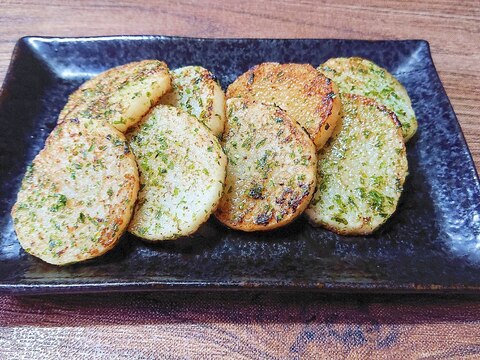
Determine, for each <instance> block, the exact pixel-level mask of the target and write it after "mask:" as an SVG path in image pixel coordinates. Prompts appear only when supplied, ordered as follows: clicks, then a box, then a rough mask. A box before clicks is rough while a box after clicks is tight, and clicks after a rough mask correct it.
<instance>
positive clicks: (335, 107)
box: [12, 58, 417, 265]
mask: <svg viewBox="0 0 480 360" xmlns="http://www.w3.org/2000/svg"><path fill="white" fill-rule="evenodd" d="M416 129H417V123H416V119H415V114H414V112H413V109H412V106H411V102H410V99H409V97H408V95H407V93H406V91H405V89H404V88H403V86H402V85H401V84H400V83H399V82H398V81H397V80H396V79H395V78H394V77H393V76H392V75H390V74H389V73H388V72H387V71H386V70H385V69H382V68H380V67H378V66H377V65H375V64H374V63H372V62H370V61H368V60H365V59H360V58H338V59H330V60H328V61H327V62H326V63H324V64H322V65H320V67H319V68H318V69H315V68H313V67H312V66H311V65H308V64H278V63H263V64H260V65H257V66H255V67H253V68H251V69H250V70H248V71H247V72H246V73H244V74H242V75H241V76H239V77H238V78H237V79H236V80H235V81H234V82H233V83H232V84H231V85H230V86H229V87H228V90H227V94H226V96H225V94H224V92H223V90H222V88H221V87H220V85H219V84H218V82H217V80H216V78H215V77H214V76H213V74H211V73H210V72H209V71H208V70H206V69H204V68H202V67H199V66H187V67H184V68H180V69H176V70H173V71H170V69H168V67H167V65H166V64H165V63H164V62H162V61H158V60H144V61H139V62H134V63H129V64H126V65H122V66H118V67H116V68H113V69H110V70H107V71H105V72H104V73H102V74H100V75H98V76H96V77H94V78H92V79H91V80H88V81H87V82H85V83H84V84H83V85H82V86H81V87H80V88H79V89H78V90H76V91H75V92H74V93H73V94H72V95H71V96H70V97H69V100H68V103H67V104H66V106H65V108H64V109H63V110H62V112H61V113H60V115H59V118H58V124H57V126H56V127H55V129H54V130H53V131H52V133H51V134H50V136H49V137H48V139H47V141H46V143H45V147H44V149H43V150H42V151H41V152H40V153H39V154H38V155H37V157H36V158H35V159H34V160H33V163H32V165H31V166H30V167H29V168H28V170H27V173H26V175H25V177H24V180H23V182H22V186H21V189H20V191H19V193H18V197H17V202H16V203H15V205H14V207H13V209H12V217H13V221H14V226H15V230H16V233H17V236H18V239H19V241H20V244H21V245H22V247H23V248H24V249H25V250H26V251H27V252H28V253H30V254H32V255H34V256H36V257H38V258H40V259H42V260H44V261H46V262H48V263H51V264H56V265H65V264H70V263H74V262H79V261H83V260H88V259H91V258H94V257H97V256H100V255H102V254H104V253H105V252H107V251H108V250H110V249H112V248H113V247H114V246H115V245H116V244H117V243H118V241H119V239H120V237H121V235H122V234H123V233H124V232H125V231H127V230H128V231H129V232H130V233H132V234H134V235H136V236H138V237H140V238H142V239H144V240H147V241H163V240H173V239H178V238H180V237H184V236H189V235H191V234H193V233H194V232H196V231H197V230H198V228H199V227H200V226H201V225H202V224H203V223H204V222H206V221H207V220H208V219H209V217H210V216H211V215H212V214H215V217H216V218H217V219H218V220H219V221H220V222H221V223H223V224H224V225H226V226H228V227H230V228H232V229H236V230H242V231H265V230H272V229H276V228H279V227H282V226H285V225H286V224H288V223H290V222H291V221H293V220H294V219H296V218H297V217H298V216H299V215H300V214H302V213H303V212H305V213H306V215H307V217H308V218H309V219H310V221H311V223H312V224H314V225H321V226H323V227H325V228H327V229H330V230H332V231H334V232H337V233H339V234H346V235H348V234H350V235H358V234H370V233H371V232H373V231H375V230H376V229H377V228H378V227H379V226H380V225H382V224H383V223H384V222H385V221H386V219H388V218H389V217H390V216H391V215H392V214H393V213H394V211H395V209H396V207H397V203H398V200H399V198H400V195H401V193H402V189H403V183H404V181H405V177H406V176H407V173H408V164H407V159H406V150H405V141H407V140H408V139H410V138H411V137H412V136H413V134H414V133H415V131H416Z"/></svg>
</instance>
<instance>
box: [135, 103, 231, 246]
mask: <svg viewBox="0 0 480 360" xmlns="http://www.w3.org/2000/svg"><path fill="white" fill-rule="evenodd" d="M127 138H128V140H129V142H130V145H131V147H132V151H133V153H134V154H135V157H136V159H137V163H138V168H139V170H140V186H141V189H140V192H139V194H138V201H137V205H136V206H135V214H134V216H133V219H132V221H131V223H130V225H129V227H128V231H129V232H131V233H132V234H135V235H137V236H139V237H141V238H143V239H146V240H150V241H157V240H173V239H176V238H179V237H182V236H187V235H190V234H192V233H194V232H195V231H196V230H197V229H198V228H199V227H200V225H201V224H203V223H204V222H205V221H207V220H208V218H209V217H210V215H211V214H212V212H213V211H215V209H216V208H217V206H218V202H219V201H220V198H221V197H222V191H223V184H224V182H225V170H226V165H227V164H226V163H227V158H226V156H225V154H224V153H223V150H222V148H221V146H220V143H219V141H218V139H217V138H216V136H215V135H213V134H212V133H211V132H210V130H208V129H207V127H206V126H205V125H203V124H202V123H201V122H199V121H198V120H197V119H196V118H194V117H193V116H191V115H189V114H187V113H186V112H184V111H182V110H180V109H177V108H175V107H173V106H169V105H157V106H156V107H154V108H153V109H152V110H151V111H150V112H149V113H148V114H147V115H146V116H145V118H144V119H143V120H142V121H141V122H140V123H139V124H138V125H137V126H135V127H134V128H132V129H131V130H130V131H129V132H128V133H127Z"/></svg>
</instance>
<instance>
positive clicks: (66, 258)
mask: <svg viewBox="0 0 480 360" xmlns="http://www.w3.org/2000/svg"><path fill="white" fill-rule="evenodd" d="M138 188H139V180H138V170H137V165H136V163H135V159H134V157H133V154H132V153H131V152H130V149H129V147H128V144H127V142H126V139H125V136H124V135H123V134H122V133H120V132H119V131H118V130H116V129H115V128H113V127H112V126H110V125H107V124H101V123H99V124H97V123H95V124H93V122H92V121H91V120H85V119H76V120H75V121H70V120H66V121H64V122H63V123H61V124H59V125H57V127H56V128H55V129H54V130H53V132H52V133H51V134H50V136H49V137H48V139H47V141H46V144H45V147H44V149H43V150H42V151H40V153H39V154H38V155H37V157H36V158H35V159H34V160H33V163H32V165H31V166H30V167H29V168H28V170H27V173H26V175H25V178H24V179H23V182H22V186H21V189H20V191H19V193H18V197H17V202H16V203H15V205H14V206H13V209H12V217H13V223H14V227H15V231H16V233H17V237H18V240H19V241H20V244H21V245H22V247H23V248H24V249H25V251H26V252H28V253H30V254H32V255H34V256H36V257H39V258H40V259H42V260H43V261H46V262H48V263H50V264H55V265H65V264H70V263H74V262H78V261H83V260H87V259H91V258H94V257H97V256H100V255H102V254H104V253H105V252H107V251H108V250H110V249H111V248H113V247H114V246H115V244H116V243H117V242H118V239H119V238H120V235H122V233H123V232H124V230H125V229H126V227H127V225H128V222H129V221H130V218H131V216H132V212H133V206H134V203H135V200H136V197H137V192H138Z"/></svg>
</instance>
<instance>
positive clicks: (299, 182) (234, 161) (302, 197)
mask: <svg viewBox="0 0 480 360" xmlns="http://www.w3.org/2000/svg"><path fill="white" fill-rule="evenodd" d="M227 113H228V116H227V123H226V129H225V133H224V135H223V141H222V144H223V147H224V149H225V152H226V154H227V157H228V165H227V179H226V183H225V192H224V195H223V197H222V200H221V201H220V206H219V207H218V209H217V212H216V213H215V216H216V217H217V219H218V220H220V221H221V222H222V223H223V224H225V225H226V226H228V227H230V228H233V229H238V230H243V231H258V230H271V229H275V228H278V227H280V226H284V225H286V224H288V223H289V222H291V221H292V220H293V219H295V218H296V217H297V216H298V215H300V214H301V213H302V212H303V210H304V209H305V208H306V207H307V205H308V203H309V202H310V199H311V198H312V196H313V193H314V191H315V183H316V163H317V161H316V159H317V157H316V154H315V146H314V144H313V142H312V141H311V140H310V138H309V136H308V134H307V133H306V132H305V131H304V130H303V129H302V128H301V127H300V125H298V123H297V122H295V121H294V120H292V119H291V118H290V117H289V116H288V115H287V113H286V112H285V111H284V110H282V109H280V108H278V107H276V106H274V105H270V104H267V105H266V104H262V103H255V102H249V101H247V100H244V99H229V100H227Z"/></svg>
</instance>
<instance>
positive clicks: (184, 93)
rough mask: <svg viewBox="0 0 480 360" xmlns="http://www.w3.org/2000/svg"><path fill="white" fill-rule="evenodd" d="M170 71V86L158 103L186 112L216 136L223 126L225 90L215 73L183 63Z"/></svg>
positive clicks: (219, 134) (220, 133)
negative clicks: (182, 65)
mask: <svg viewBox="0 0 480 360" xmlns="http://www.w3.org/2000/svg"><path fill="white" fill-rule="evenodd" d="M171 74H172V90H171V91H170V92H168V93H167V94H165V95H164V96H163V97H162V98H161V99H160V103H162V104H167V105H173V106H176V107H178V108H179V109H182V110H184V111H186V112H188V113H189V114H190V115H193V116H195V117H196V118H197V119H199V120H200V121H201V122H202V123H204V124H205V125H206V126H207V127H208V128H209V129H210V130H212V132H213V133H214V134H215V135H216V136H221V135H222V133H223V128H224V126H225V94H224V93H223V90H222V88H221V86H220V84H219V83H218V82H217V80H216V78H215V76H214V75H213V74H212V73H211V72H210V71H208V70H207V69H205V68H203V67H201V66H185V67H182V68H179V69H175V70H173V71H172V72H171Z"/></svg>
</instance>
